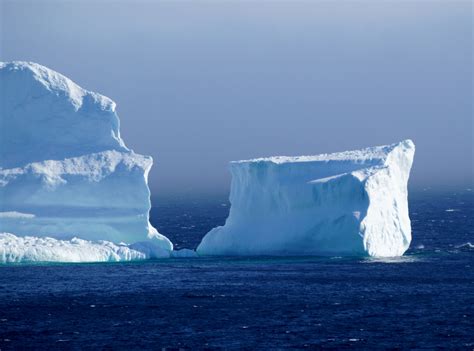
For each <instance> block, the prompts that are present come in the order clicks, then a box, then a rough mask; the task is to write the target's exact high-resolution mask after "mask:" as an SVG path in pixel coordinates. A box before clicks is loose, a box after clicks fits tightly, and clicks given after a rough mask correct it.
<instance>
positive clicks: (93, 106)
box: [0, 62, 172, 257]
mask: <svg viewBox="0 0 474 351" xmlns="http://www.w3.org/2000/svg"><path fill="white" fill-rule="evenodd" d="M0 89H1V94H0V124H1V131H0V133H1V134H0V199H1V201H0V232H10V233H14V234H15V235H17V236H26V235H34V236H40V237H45V236H48V237H52V238H55V239H61V240H69V239H72V238H73V237H78V238H80V239H83V240H92V241H97V240H107V241H110V242H114V243H126V244H133V243H136V242H142V241H146V242H147V243H148V244H149V246H150V247H153V250H155V251H156V250H163V252H164V253H166V252H169V251H171V250H172V244H171V242H170V241H169V240H168V239H167V238H166V237H164V236H162V235H161V234H159V233H158V232H157V230H156V229H155V228H153V227H152V226H151V224H150V223H149V217H148V216H149V215H148V212H149V210H150V206H151V204H150V191H149V189H148V184H147V178H148V172H149V171H150V168H151V166H152V162H153V161H152V159H151V157H150V156H143V155H139V154H136V153H134V152H133V151H132V150H130V149H128V148H127V147H126V146H125V144H124V142H123V140H122V139H121V138H120V132H119V119H118V117H117V114H116V113H115V103H114V102H113V101H112V100H110V99H109V98H107V97H105V96H102V95H100V94H96V93H93V92H89V91H87V90H84V89H82V88H81V87H79V86H78V85H76V84H75V83H73V82H72V81H71V80H69V79H68V78H66V77H64V76H62V75H61V74H59V73H57V72H54V71H52V70H50V69H48V68H46V67H43V66H41V65H38V64H34V63H25V62H12V63H0ZM20 241H21V240H20ZM30 241H31V240H30ZM38 242H39V241H38ZM41 242H43V241H41ZM54 242H59V241H57V240H56V241H54ZM45 247H46V246H45ZM85 247H88V245H83V246H82V248H85ZM121 250H122V251H123V249H121ZM43 256H44V255H43ZM99 256H100V255H98V256H97V257H99ZM53 257H54V255H53ZM125 257H134V256H133V254H132V255H128V256H127V255H125ZM137 257H138V256H137Z"/></svg>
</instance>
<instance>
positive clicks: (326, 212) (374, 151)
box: [197, 140, 415, 257]
mask: <svg viewBox="0 0 474 351" xmlns="http://www.w3.org/2000/svg"><path fill="white" fill-rule="evenodd" d="M414 153H415V145H414V144H413V142H412V141H411V140H405V141H402V142H400V143H397V144H393V145H386V146H378V147H371V148H367V149H363V150H357V151H347V152H340V153H333V154H323V155H318V156H301V157H270V158H259V159H253V160H246V161H236V162H231V163H230V171H231V174H232V183H231V193H230V202H231V208H230V213H229V217H228V218H227V220H226V222H225V225H224V226H221V227H217V228H214V229H212V230H211V231H210V232H209V233H207V234H206V236H205V237H204V238H203V240H202V242H201V243H200V244H199V246H198V248H197V253H198V254H200V255H337V256H375V257H395V256H401V255H403V253H404V252H405V251H406V250H407V249H408V247H409V245H410V242H411V224H410V218H409V215H408V191H407V183H408V178H409V174H410V169H411V166H412V163H413V157H414Z"/></svg>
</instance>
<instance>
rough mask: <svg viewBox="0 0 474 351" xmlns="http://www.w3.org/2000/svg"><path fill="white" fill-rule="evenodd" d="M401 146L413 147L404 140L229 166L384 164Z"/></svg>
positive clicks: (244, 161)
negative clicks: (326, 163) (372, 162)
mask: <svg viewBox="0 0 474 351" xmlns="http://www.w3.org/2000/svg"><path fill="white" fill-rule="evenodd" d="M398 146H401V147H402V148H407V149H412V148H414V147H415V145H414V143H413V141H411V140H410V139H406V140H404V141H401V142H399V143H395V144H390V145H382V146H374V147H368V148H365V149H361V150H351V151H343V152H334V153H330V154H320V155H313V156H272V157H261V158H254V159H250V160H241V161H232V162H231V164H241V163H262V162H264V163H265V162H266V163H275V164H284V163H298V162H327V161H354V162H364V161H377V160H379V161H380V163H384V162H385V160H386V159H387V156H388V155H389V154H390V152H392V151H393V150H394V149H395V148H397V147H398Z"/></svg>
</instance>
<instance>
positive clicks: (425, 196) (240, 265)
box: [0, 191, 474, 350]
mask: <svg viewBox="0 0 474 351" xmlns="http://www.w3.org/2000/svg"><path fill="white" fill-rule="evenodd" d="M227 211H228V206H227V202H226V201H225V200H222V199H220V198H214V199H206V200H202V199H201V200H179V201H178V200H173V201H164V200H162V201H161V202H158V203H157V207H156V208H154V209H153V211H152V220H153V221H156V222H157V223H159V224H160V225H159V228H160V230H161V231H162V232H163V233H164V234H167V235H169V237H170V239H171V240H172V241H173V242H174V243H176V246H177V247H178V248H182V247H188V248H189V247H195V246H196V245H197V244H198V243H199V241H200V239H201V236H202V235H203V233H205V232H206V231H207V230H208V229H210V228H212V227H214V226H216V225H219V224H222V223H223V222H224V220H225V217H226V216H227ZM410 211H411V218H412V222H413V235H414V240H413V243H412V248H411V249H410V250H409V251H408V252H407V254H406V255H405V256H404V257H402V258H399V259H386V260H382V259H352V258H337V257H336V258H315V257H313V258H308V257H299V258H269V257H258V258H221V259H214V258H213V259H209V258H199V259H169V260H160V261H150V262H137V263H119V264H80V265H35V266H25V265H20V266H0V349H2V350H4V349H46V348H47V349H83V348H88V349H141V348H153V349H157V348H163V347H168V348H189V349H196V348H198V349H199V348H227V349H241V348H244V349H255V348H259V349H278V348H320V347H323V348H335V349H343V348H354V347H355V348H404V349H406V348H418V349H433V348H435V347H443V348H455V349H473V348H474V336H473V335H474V307H473V306H474V273H473V268H474V256H473V255H474V248H473V246H472V245H469V244H468V243H471V244H474V225H473V224H474V215H473V213H474V195H473V194H472V192H466V191H464V192H461V193H456V194H454V193H452V192H451V193H449V194H448V193H446V194H436V193H434V192H424V193H417V194H412V195H411V198H410Z"/></svg>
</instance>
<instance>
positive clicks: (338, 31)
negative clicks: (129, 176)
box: [0, 0, 474, 196]
mask: <svg viewBox="0 0 474 351" xmlns="http://www.w3.org/2000/svg"><path fill="white" fill-rule="evenodd" d="M0 1H1V7H0V11H1V14H0V23H1V33H0V37H1V46H0V59H1V60H2V61H10V60H26V61H35V62H38V63H40V64H43V65H45V66H47V67H49V68H52V69H54V70H56V71H58V72H60V73H63V74H64V75H66V76H67V77H69V78H71V79H72V80H73V81H75V82H76V83H78V84H79V85H81V86H82V87H84V88H86V89H88V90H92V91H97V92H100V93H102V94H104V95H106V96H108V97H110V98H112V99H113V100H114V101H115V102H116V103H117V105H118V109H117V110H118V113H119V117H120V119H121V134H122V137H123V138H124V140H125V142H126V144H127V145H128V146H129V147H131V148H133V149H134V150H135V151H137V152H139V153H142V154H149V155H152V156H153V158H154V159H155V166H154V168H153V170H152V172H151V174H150V185H151V188H152V190H153V191H154V195H158V196H159V195H160V194H163V195H166V194H184V193H192V194H210V193H222V192H226V191H228V187H229V183H230V181H229V180H230V177H229V174H228V171H227V163H228V161H231V160H237V159H247V158H253V157H259V156H271V155H308V154H318V153H326V152H334V151H342V150H348V149H355V148H360V147H365V146H373V145H381V144H387V143H393V142H397V141H400V140H402V139H406V138H411V139H413V140H414V142H415V144H416V146H417V152H416V155H415V162H414V168H413V171H412V177H411V181H410V185H411V187H412V188H426V187H435V188H440V187H445V186H455V187H470V186H472V182H473V177H474V172H473V111H472V101H473V87H472V80H473V71H472V70H473V61H472V60H473V56H472V45H473V44H472V40H473V38H472V29H473V28H472V26H473V23H472V16H473V14H472V3H471V1H444V0H443V1H380V0H373V1H311V2H309V1H308V2H298V1H297V2H294V1H279V2H271V1H258V2H257V1H256V2H253V1H239V2H237V1H212V2H203V1H189V2H188V1H177V2H173V1H163V2H159V1H21V0H20V1H18V0H16V1H5V0H0ZM0 93H1V92H0Z"/></svg>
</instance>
